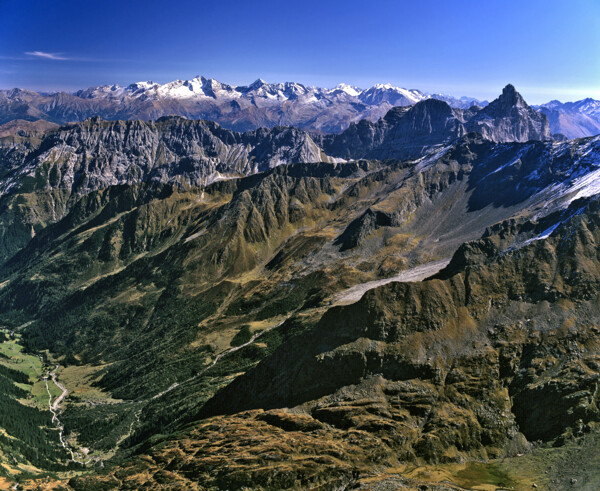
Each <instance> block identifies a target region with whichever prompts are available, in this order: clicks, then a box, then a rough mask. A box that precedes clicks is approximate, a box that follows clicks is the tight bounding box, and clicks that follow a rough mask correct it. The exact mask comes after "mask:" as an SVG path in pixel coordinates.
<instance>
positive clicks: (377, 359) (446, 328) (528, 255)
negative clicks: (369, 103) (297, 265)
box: [69, 199, 600, 490]
mask: <svg viewBox="0 0 600 491" xmlns="http://www.w3.org/2000/svg"><path fill="white" fill-rule="evenodd" d="M557 221H558V223H560V225H559V226H558V227H557V228H556V229H555V231H554V232H553V233H552V234H551V235H549V236H546V235H545V234H544V233H543V230H544V229H545V228H546V227H548V226H549V225H550V224H552V223H556V222H557ZM532 233H533V234H537V235H538V236H539V237H538V240H533V241H532V240H529V239H526V238H527V237H531V234H532ZM599 240H600V204H599V203H598V200H597V199H593V200H587V201H580V202H578V203H574V204H573V206H572V207H571V208H570V209H566V210H565V211H564V212H561V213H557V214H555V215H550V216H548V217H547V218H546V219H545V220H543V221H541V222H539V223H533V222H528V221H522V222H521V223H515V222H514V221H510V222H505V223H503V224H501V225H498V226H497V227H494V228H493V229H490V230H489V231H488V232H487V233H486V234H485V236H484V238H482V239H480V240H477V241H474V242H471V243H467V244H465V245H464V246H462V247H461V248H460V249H459V250H458V251H457V253H456V254H455V256H454V258H453V260H452V262H451V263H450V265H449V267H448V268H447V269H446V270H444V271H442V272H441V273H440V274H438V275H437V277H435V278H432V279H429V280H426V281H424V282H421V283H392V284H389V285H386V286H382V287H380V288H377V289H374V290H371V291H369V292H368V293H367V294H365V296H364V297H363V298H362V299H361V300H360V301H359V302H358V303H356V304H353V305H350V306H346V307H334V308H332V309H330V310H329V311H327V312H326V313H325V315H323V316H322V318H321V319H320V320H319V321H318V322H316V323H315V324H313V326H312V327H310V328H308V329H306V330H305V332H304V333H300V334H298V335H296V336H294V337H289V338H288V339H286V340H285V341H284V343H282V345H281V346H280V347H279V348H278V349H277V350H275V351H274V353H273V354H272V355H270V356H269V357H267V358H266V359H265V360H264V361H263V362H261V363H260V364H258V365H257V366H256V367H255V368H253V369H251V370H249V371H247V372H246V374H244V375H242V376H240V377H238V378H237V379H235V380H234V381H233V382H232V383H230V384H229V385H228V386H227V387H226V388H224V389H222V390H221V391H220V392H219V393H218V394H217V395H216V396H215V397H214V398H213V399H211V400H210V401H209V402H208V403H207V404H206V405H205V406H204V408H203V409H202V411H201V413H200V414H199V416H202V417H205V419H203V420H201V421H198V422H197V423H196V424H195V425H194V427H193V428H190V429H188V430H187V431H186V432H185V433H184V434H180V435H179V440H177V441H175V440H173V441H169V440H167V441H163V442H161V443H160V444H158V445H157V446H155V447H154V448H153V449H152V450H151V451H150V452H149V454H148V455H145V456H144V457H143V458H140V459H138V460H135V461H131V462H129V463H127V464H125V465H124V467H123V469H122V470H121V471H117V472H110V471H109V472H108V473H105V474H103V475H100V476H92V477H84V478H76V479H72V480H71V481H70V482H69V484H70V485H71V486H73V487H74V488H75V489H86V486H98V485H101V484H104V485H109V486H110V485H112V486H130V487H135V486H141V485H144V486H152V485H156V484H158V483H160V482H161V480H163V479H168V480H169V481H170V482H172V483H177V484H178V485H181V486H186V487H188V488H193V487H194V486H205V487H215V488H235V487H243V486H251V487H255V488H259V489H268V488H271V487H277V488H295V487H307V486H316V485H331V484H332V483H334V484H336V485H338V486H353V487H355V488H360V489H373V487H374V486H376V485H378V483H381V486H382V487H381V489H389V487H390V486H391V487H393V488H398V487H400V488H402V487H404V486H405V487H407V488H408V489H444V490H448V489H470V488H471V485H482V483H489V484H490V485H495V487H498V486H500V487H502V488H506V487H514V488H515V489H528V488H531V487H532V484H531V483H532V482H533V483H537V484H535V486H533V487H538V486H542V487H543V488H544V489H552V490H558V489H564V486H568V485H571V486H573V483H576V482H581V484H582V486H584V488H585V486H587V487H590V488H593V487H594V486H596V485H597V484H598V480H597V474H596V475H594V471H593V469H594V467H593V466H594V465H597V459H596V456H595V455H594V453H593V452H591V453H585V452H579V453H577V457H576V458H578V459H579V460H578V461H577V463H576V464H574V463H573V462H570V463H569V464H568V465H576V466H579V469H578V472H577V473H575V474H573V473H570V472H569V471H567V469H565V467H564V466H565V465H566V463H567V462H568V461H570V460H572V458H573V456H570V455H569V454H568V453H566V452H560V451H558V450H557V451H554V450H551V446H552V445H554V446H562V445H564V444H565V442H569V441H574V443H573V444H572V445H570V444H568V445H567V447H566V448H571V450H569V452H572V451H573V450H574V449H576V448H578V447H580V446H581V448H586V447H587V448H592V447H593V443H591V442H593V441H596V442H597V435H598V429H599V428H598V425H599V423H600V412H599V411H598V390H597V387H598V378H599V376H598V366H599V363H600V351H599V343H598V339H599V338H598V336H599V331H598V329H597V324H598V320H599V316H600V311H599V309H598V302H597V299H598V294H599V291H600V290H599V288H600V283H599V282H598V277H599V276H600V262H599V261H598V254H597V243H598V241H599ZM240 410H244V411H242V412H238V411H240ZM211 415H213V416H211ZM207 416H208V417H207ZM587 434H589V435H587ZM257 435H260V438H258V437H257ZM586 435H587V436H586ZM532 442H536V443H535V446H536V447H537V449H536V450H535V451H534V452H533V454H532V457H531V460H529V461H528V460H527V459H528V458H529V457H520V459H522V460H517V459H513V460H511V459H510V456H517V455H519V456H521V455H522V454H523V453H528V452H530V451H531V448H532ZM569 445H570V447H569ZM535 455H537V458H538V459H540V460H541V465H540V464H539V463H537V464H536V462H535V460H534V457H533V456H535ZM499 457H502V461H499V460H496V461H494V464H491V465H489V467H487V469H488V470H487V472H486V467H485V464H478V466H479V468H477V467H475V466H473V467H468V466H467V467H466V468H465V466H464V465H462V466H457V467H456V470H455V471H454V473H452V469H453V468H452V467H451V466H450V465H449V464H450V463H452V462H463V461H464V460H465V459H477V460H482V459H494V458H499ZM507 457H508V460H507V462H508V465H504V459H505V458H507ZM406 463H412V464H413V465H412V466H411V465H406ZM501 463H502V468H503V469H504V470H503V471H500V469H499V468H500V465H501ZM440 464H443V465H440ZM527 465H530V466H531V468H529V469H527V468H526V469H523V467H524V466H527ZM561 465H562V469H563V472H562V473H557V471H556V468H557V467H561ZM588 465H591V466H592V467H591V469H592V471H591V472H588V470H587V469H588V467H587V466H588ZM415 469H420V470H421V471H422V472H421V474H419V473H418V472H415ZM516 469H521V472H524V473H526V474H527V475H528V476H529V477H528V479H527V480H525V481H516V480H513V479H512V478H511V476H515V478H516V475H517V473H518V471H516ZM442 470H444V471H445V473H442V474H440V472H442ZM457 471H458V472H457ZM467 473H470V474H471V475H472V476H473V477H471V480H470V481H469V480H467V479H465V477H466V476H465V474H467ZM565 474H566V476H565ZM419 475H420V476H421V478H420V479H419V478H418V476H419ZM436 475H437V476H440V475H441V476H442V477H438V478H437V479H436ZM478 475H479V476H480V478H481V479H482V481H477V477H476V476H478ZM573 475H576V476H577V477H578V478H579V480H578V479H575V478H574V477H571V476H573ZM442 478H444V482H443V483H442V482H439V481H441V480H442ZM484 479H485V480H484ZM487 479H490V480H489V481H488V480H487ZM431 480H436V481H437V483H436V482H434V483H432V482H431ZM428 481H429V482H428ZM325 483H327V484H325ZM453 483H455V484H456V485H454V484H453ZM463 483H464V484H463ZM469 483H470V484H471V485H469ZM459 484H462V485H463V486H464V487H462V486H459ZM386 486H387V487H386ZM375 489H380V488H378V487H375Z"/></svg>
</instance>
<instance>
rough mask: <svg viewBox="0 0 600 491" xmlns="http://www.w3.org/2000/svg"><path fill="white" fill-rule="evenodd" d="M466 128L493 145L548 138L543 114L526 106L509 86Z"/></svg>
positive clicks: (549, 135) (550, 136) (547, 127)
mask: <svg viewBox="0 0 600 491" xmlns="http://www.w3.org/2000/svg"><path fill="white" fill-rule="evenodd" d="M468 128H469V130H470V131H476V132H477V133H481V134H482V135H483V136H484V137H485V138H488V139H490V140H492V141H495V142H502V141H517V142H526V141H529V140H550V139H552V135H551V134H550V125H549V123H548V118H547V117H546V115H545V114H541V113H538V112H537V111H536V110H535V109H533V108H532V107H530V106H529V105H528V104H527V103H526V102H525V100H524V99H523V97H522V96H521V94H519V93H518V92H517V90H516V89H515V87H514V86H513V85H511V84H508V85H507V86H506V87H504V89H503V90H502V94H501V95H500V96H499V97H498V98H497V99H495V100H493V101H492V102H490V103H489V104H488V105H487V106H486V107H484V108H483V109H481V110H480V111H479V112H478V113H477V115H476V116H475V117H474V118H473V119H472V120H471V121H470V122H469V124H468Z"/></svg>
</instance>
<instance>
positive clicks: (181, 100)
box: [0, 77, 487, 133]
mask: <svg viewBox="0 0 600 491" xmlns="http://www.w3.org/2000/svg"><path fill="white" fill-rule="evenodd" d="M430 98H435V99H442V100H444V101H446V102H448V103H449V104H450V105H451V106H453V107H458V108H463V109H464V108H467V107H470V106H472V105H473V104H477V105H486V104H487V101H478V100H476V99H471V98H465V97H463V98H461V99H455V98H453V97H451V96H445V95H441V94H436V95H428V94H425V93H424V92H421V91H419V90H414V89H412V90H407V89H403V88H399V87H394V86H392V85H390V84H386V85H383V84H377V85H374V86H373V87H371V88H369V89H366V90H363V89H360V88H358V87H354V86H351V85H348V84H340V85H338V86H337V87H334V88H333V89H324V88H318V87H308V86H305V85H302V84H298V83H293V82H286V83H277V84H268V83H266V82H265V81H264V80H261V79H259V80H257V81H256V82H254V83H252V84H250V85H248V86H232V85H227V84H223V83H220V82H218V81H217V80H214V79H207V78H204V77H196V78H193V79H192V80H176V81H174V82H169V83H166V84H163V85H160V84H157V83H153V82H138V83H134V84H131V85H128V86H127V87H121V86H119V85H103V86H99V87H90V88H88V89H85V90H80V91H77V92H75V93H72V94H71V93H65V92H59V93H55V94H43V93H37V92H33V91H28V90H21V89H12V90H4V91H0V124H1V123H4V122H7V121H11V120H13V119H24V120H28V121H34V120H37V119H45V120H47V121H51V122H54V123H66V122H76V121H83V120H85V119H87V118H89V117H93V116H100V117H102V118H103V119H107V120H115V119H125V120H127V119H142V120H156V119H158V118H160V117H162V116H166V115H177V116H184V117H187V118H190V119H206V120H212V121H216V122H218V123H219V124H221V125H222V126H224V127H226V128H229V129H234V130H238V131H246V130H251V129H256V128H258V127H268V128H270V127H274V126H295V127H298V128H301V129H307V130H311V131H316V132H325V133H338V132H340V131H343V130H344V129H346V128H347V127H348V125H349V124H350V123H351V122H356V121H360V120H361V119H368V120H370V121H377V120H378V119H379V118H381V117H383V116H384V115H385V114H386V113H387V112H388V111H389V110H390V109H391V108H392V107H395V106H410V105H412V104H415V103H416V102H419V101H422V100H425V99H430Z"/></svg>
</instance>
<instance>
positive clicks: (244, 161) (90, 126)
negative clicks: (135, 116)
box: [2, 118, 331, 194]
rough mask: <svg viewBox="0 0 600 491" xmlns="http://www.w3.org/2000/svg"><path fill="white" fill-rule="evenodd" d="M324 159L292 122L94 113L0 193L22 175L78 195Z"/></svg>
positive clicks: (42, 145) (30, 159) (58, 135)
mask: <svg viewBox="0 0 600 491" xmlns="http://www.w3.org/2000/svg"><path fill="white" fill-rule="evenodd" d="M6 147H10V143H8V144H6ZM328 160H331V159H329V158H328V157H327V156H326V155H324V154H323V152H322V151H321V149H320V148H319V147H318V146H317V145H316V144H315V143H314V142H313V141H312V139H311V138H310V137H309V136H308V135H307V134H306V133H304V132H302V131H300V130H297V129H294V128H275V129H272V130H266V129H260V130H255V131H251V132H247V133H236V132H232V131H230V130H225V129H223V128H221V127H220V126H219V125H218V124H216V123H211V122H205V121H189V120H186V119H183V118H163V119H160V120H158V121H156V122H149V123H146V122H142V121H113V122H106V121H102V120H101V119H99V118H94V119H90V120H87V121H85V122H83V123H77V124H73V125H68V126H64V127H62V128H61V129H60V130H58V131H53V132H51V133H49V134H48V135H47V136H46V137H45V138H44V139H43V140H42V141H41V142H39V145H38V146H37V148H35V151H32V152H29V154H28V155H27V156H26V158H25V159H24V161H23V162H22V164H21V165H20V168H19V169H18V170H15V171H14V172H13V173H12V174H11V175H10V176H9V177H7V178H6V180H5V181H4V182H3V185H2V188H3V192H4V193H6V192H7V191H9V190H14V189H15V188H18V187H19V186H20V185H22V181H23V180H24V179H26V178H28V177H29V178H32V179H33V180H35V183H36V185H37V186H39V187H41V188H44V187H48V188H63V189H69V190H72V191H75V192H77V193H79V194H82V193H86V192H89V191H92V190H95V189H101V188H104V187H107V186H110V185H115V184H133V183H136V182H141V181H145V180H153V181H159V182H174V181H178V180H181V179H183V180H185V181H187V182H188V183H189V184H206V183H209V182H211V181H213V180H215V179H220V178H223V177H233V176H239V175H247V174H252V173H256V172H262V171H265V170H268V169H270V168H272V167H275V166H277V165H280V164H283V163H291V162H319V161H328Z"/></svg>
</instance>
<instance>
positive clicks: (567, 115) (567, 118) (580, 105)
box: [536, 98, 600, 138]
mask: <svg viewBox="0 0 600 491" xmlns="http://www.w3.org/2000/svg"><path fill="white" fill-rule="evenodd" d="M536 109H537V110H538V111H540V112H542V113H544V114H545V115H546V116H548V120H549V121H550V130H551V131H552V133H555V134H556V133H560V134H562V135H564V136H565V137H566V138H581V137H584V136H589V135H597V134H599V133H600V101H597V100H595V99H591V98H587V99H583V100H581V101H576V102H564V103H563V102H560V101H557V100H553V101H550V102H547V103H546V104H542V105H541V106H536Z"/></svg>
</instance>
